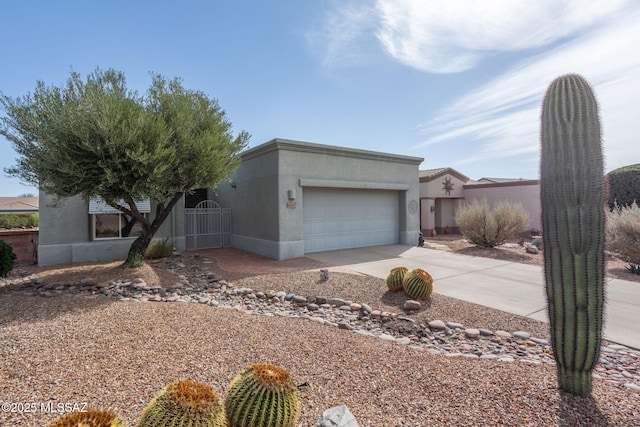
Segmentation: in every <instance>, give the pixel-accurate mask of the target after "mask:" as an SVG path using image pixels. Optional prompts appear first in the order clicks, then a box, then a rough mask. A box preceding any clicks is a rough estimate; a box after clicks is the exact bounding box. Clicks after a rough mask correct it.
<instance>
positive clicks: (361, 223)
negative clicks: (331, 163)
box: [303, 189, 399, 253]
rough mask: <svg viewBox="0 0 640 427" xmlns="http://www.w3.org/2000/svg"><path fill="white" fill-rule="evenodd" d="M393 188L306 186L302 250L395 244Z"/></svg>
mask: <svg viewBox="0 0 640 427" xmlns="http://www.w3.org/2000/svg"><path fill="white" fill-rule="evenodd" d="M398 210H399V207H398V192H396V191H371V190H369V191H366V190H339V189H305V190H304V192H303V217H304V223H303V233H304V247H305V252H309V253H310V252H320V251H327V250H336V249H346V248H357V247H364V246H374V245H384V244H393V243H398V241H399V219H398V216H399V212H398Z"/></svg>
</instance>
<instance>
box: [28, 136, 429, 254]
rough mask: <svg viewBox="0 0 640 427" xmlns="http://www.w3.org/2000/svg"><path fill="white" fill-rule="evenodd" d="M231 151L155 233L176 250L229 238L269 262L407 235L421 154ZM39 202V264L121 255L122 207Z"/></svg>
mask: <svg viewBox="0 0 640 427" xmlns="http://www.w3.org/2000/svg"><path fill="white" fill-rule="evenodd" d="M241 157H242V162H241V165H240V167H239V168H238V170H237V171H236V172H235V173H234V174H233V175H232V176H231V182H229V183H225V184H222V185H221V186H220V187H219V188H217V189H215V191H213V190H211V189H201V190H197V191H195V192H194V193H193V194H190V195H187V196H186V197H185V198H183V200H182V201H181V202H180V203H179V204H178V205H176V207H175V208H174V209H173V212H172V213H171V215H170V216H169V218H167V220H166V221H165V223H164V224H163V226H162V227H161V229H160V230H159V232H158V233H157V235H156V237H157V238H168V239H170V240H171V241H172V243H173V245H174V246H175V248H176V249H178V250H185V249H198V248H204V247H212V246H229V245H230V246H233V247H236V248H239V249H243V250H246V251H249V252H254V253H257V254H260V255H264V256H266V257H269V258H273V259H277V260H282V259H288V258H296V257H301V256H303V255H304V254H305V253H311V252H319V251H326V250H334V249H346V248H355V247H363V246H373V245H381V244H393V243H402V244H411V245H413V244H415V242H417V236H418V232H419V226H420V219H419V208H420V206H419V202H418V200H419V198H420V191H419V178H418V166H419V165H420V163H421V162H422V161H423V159H422V158H418V157H408V156H400V155H394V154H387V153H379V152H373V151H365V150H357V149H351V148H344V147H336V146H329V145H320V144H312V143H306V142H299V141H290V140H285V139H274V140H272V141H269V142H267V143H265V144H262V145H260V146H257V147H254V148H251V149H249V150H247V151H245V152H244V153H242V154H241ZM212 198H214V199H215V201H212V200H210V199H212ZM40 200H41V202H42V203H41V208H40V211H41V212H40V241H39V263H40V264H41V265H46V264H56V263H67V262H81V261H90V260H116V259H124V258H125V257H126V254H127V251H128V248H129V246H130V244H131V242H132V240H133V239H134V238H135V224H134V225H133V227H128V226H127V225H128V224H127V218H126V217H125V216H124V215H122V214H120V213H119V212H117V211H114V210H112V209H111V208H110V207H108V206H105V205H104V203H100V202H99V201H93V202H92V203H88V202H86V201H85V200H83V199H81V198H80V197H74V198H68V199H63V200H60V201H57V203H56V201H55V200H54V198H53V197H51V196H50V195H47V194H43V193H41V195H40ZM144 206H145V211H148V212H149V214H150V215H153V212H152V211H153V203H146V204H145V205H144Z"/></svg>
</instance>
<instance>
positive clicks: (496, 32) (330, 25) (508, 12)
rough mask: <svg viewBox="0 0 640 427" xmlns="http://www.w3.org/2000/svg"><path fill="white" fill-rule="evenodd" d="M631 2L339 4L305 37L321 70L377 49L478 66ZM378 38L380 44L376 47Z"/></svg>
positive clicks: (348, 0) (447, 66)
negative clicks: (319, 58)
mask: <svg viewBox="0 0 640 427" xmlns="http://www.w3.org/2000/svg"><path fill="white" fill-rule="evenodd" d="M632 1H633V0H608V1H606V2H602V1H598V0H563V1H559V0H536V1H534V2H530V1H518V0H491V1H488V2H479V1H477V0H455V1H451V0H376V1H364V0H357V1H356V0H342V1H340V2H334V3H332V5H333V6H332V7H331V8H330V9H329V10H328V11H327V12H326V14H325V16H324V17H323V19H322V21H321V22H320V24H319V26H318V27H316V28H313V29H311V30H310V31H309V32H308V34H307V38H308V41H309V43H310V45H311V46H312V48H313V50H314V52H316V54H318V55H320V56H321V57H322V61H323V63H324V64H325V65H337V64H342V65H353V64H354V63H357V62H362V61H366V60H367V56H369V55H372V54H373V52H372V51H373V49H372V43H371V42H372V41H373V42H374V43H373V44H377V46H375V48H376V51H377V52H379V51H380V49H382V50H383V51H384V52H386V53H387V54H388V55H389V56H391V57H392V58H393V59H394V60H396V61H399V62H400V63H403V64H405V65H408V66H410V67H414V68H417V69H420V70H423V71H427V72H431V73H453V72H459V71H464V70H467V69H470V68H472V67H473V66H475V65H476V64H477V63H478V62H479V61H481V60H482V59H483V58H484V57H486V56H489V55H493V54H495V53H496V52H509V51H522V50H524V49H530V48H536V47H541V46H546V45H549V44H551V43H554V42H557V41H558V40H561V39H563V38H566V37H570V36H572V35H574V34H576V32H578V31H579V30H581V29H584V28H587V27H589V26H591V25H594V24H597V23H598V22H600V21H601V20H603V19H605V18H607V17H608V16H610V15H612V14H614V13H616V12H617V11H619V10H620V9H621V8H622V7H623V6H624V5H625V4H628V3H630V2H632ZM376 41H377V43H375V42H376Z"/></svg>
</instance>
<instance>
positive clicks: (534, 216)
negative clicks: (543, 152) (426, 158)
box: [420, 168, 541, 236]
mask: <svg viewBox="0 0 640 427" xmlns="http://www.w3.org/2000/svg"><path fill="white" fill-rule="evenodd" d="M482 199H486V200H487V202H488V203H489V206H495V204H496V203H498V202H500V201H508V202H512V203H513V202H519V203H521V204H522V206H523V207H524V209H525V210H526V211H527V212H528V213H529V229H530V230H538V231H539V230H541V217H540V216H541V207H540V181H538V180H529V179H509V178H482V179H479V180H477V181H474V180H471V179H469V178H468V177H467V176H465V175H463V174H461V173H460V172H458V171H456V170H454V169H452V168H440V169H430V170H422V171H420V229H421V230H422V232H423V233H425V234H426V235H428V236H430V235H433V234H434V231H435V234H437V235H442V234H458V233H460V230H459V229H458V227H457V225H456V222H455V212H456V209H457V208H458V207H460V206H462V205H463V204H465V203H469V202H471V201H473V200H482Z"/></svg>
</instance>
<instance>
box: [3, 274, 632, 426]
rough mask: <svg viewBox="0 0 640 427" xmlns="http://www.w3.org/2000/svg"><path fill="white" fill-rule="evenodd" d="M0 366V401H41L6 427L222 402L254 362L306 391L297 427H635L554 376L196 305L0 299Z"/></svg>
mask: <svg viewBox="0 0 640 427" xmlns="http://www.w3.org/2000/svg"><path fill="white" fill-rule="evenodd" d="M234 284H235V285H236V286H243V287H251V288H252V289H254V290H268V289H274V290H284V291H289V292H295V293H297V294H301V295H305V294H319V293H322V294H326V295H328V296H332V297H341V298H345V299H353V300H355V301H359V302H366V303H368V304H371V305H372V306H373V307H375V308H379V309H385V307H386V308H387V309H389V310H391V311H396V312H397V311H398V307H399V304H400V303H401V302H400V300H395V299H394V298H395V297H394V296H390V295H389V294H386V296H385V293H384V291H385V289H384V283H383V282H382V281H381V280H378V279H371V278H368V277H365V276H355V275H349V274H340V273H335V274H333V275H332V278H331V280H330V281H329V282H326V283H320V282H319V281H318V280H317V276H316V273H315V272H314V273H288V274H277V275H268V276H257V277H247V278H243V279H238V280H237V281H234ZM318 287H320V288H319V289H318ZM398 298H400V297H398ZM402 300H403V299H402ZM416 316H417V318H419V316H424V318H425V319H428V320H432V319H434V318H441V319H442V320H445V321H458V322H460V323H463V324H465V325H470V326H473V327H487V328H491V329H494V330H496V329H504V330H507V331H514V330H527V331H530V332H531V333H532V334H536V335H538V336H546V334H547V327H546V325H545V324H544V323H541V322H536V321H533V320H529V319H523V318H520V317H518V316H514V315H510V314H507V313H503V312H500V311H497V310H491V309H487V308H485V307H481V306H477V305H475V304H470V303H464V302H462V301H458V300H454V299H450V298H446V297H444V296H442V295H435V296H434V298H433V301H432V303H431V305H430V307H427V308H425V309H423V310H422V311H421V312H420V313H418V314H417V315H413V317H416ZM0 360H2V361H3V364H2V368H0V403H15V404H16V407H17V406H18V404H25V403H31V402H33V403H35V404H36V405H35V406H36V408H35V409H36V410H35V412H29V413H11V412H0V425H2V426H24V427H30V426H43V425H45V424H46V422H47V421H48V420H50V419H52V418H54V416H55V414H52V413H50V412H47V411H43V410H41V409H42V408H41V407H40V403H41V402H44V403H45V404H46V403H47V402H52V403H53V404H54V408H57V406H56V405H57V404H60V403H62V404H67V405H70V406H73V404H78V405H83V404H84V403H85V402H86V403H87V404H88V405H89V406H94V407H95V406H97V407H106V408H111V409H113V410H115V411H116V412H117V413H119V414H120V415H121V417H122V418H124V420H125V421H127V422H128V423H129V424H130V425H135V421H136V419H137V417H138V416H139V414H140V413H141V412H142V409H143V408H144V406H145V404H146V402H148V400H149V399H150V398H151V397H152V396H153V395H154V394H155V393H156V392H157V391H159V390H160V389H161V388H162V387H163V386H164V385H166V384H168V383H170V382H173V381H175V380H177V379H180V378H190V379H193V380H196V381H202V382H206V383H208V384H211V385H212V386H213V387H214V389H215V390H216V391H217V392H219V393H224V390H225V389H226V386H227V384H228V383H229V381H230V380H231V379H232V378H233V377H234V376H235V375H236V374H237V373H238V372H240V371H241V370H242V369H244V368H245V367H246V366H248V365H249V364H251V363H255V362H264V363H272V364H276V365H278V366H281V367H283V368H285V369H287V370H289V371H290V372H291V373H292V375H293V377H294V380H295V381H296V382H297V383H300V384H302V383H308V386H304V387H301V389H300V395H301V416H300V423H299V425H300V426H313V425H315V422H316V421H317V419H318V417H319V416H320V414H321V413H322V411H323V410H325V409H327V408H329V407H332V406H336V405H341V404H346V405H347V406H348V407H349V408H350V410H351V411H352V412H353V413H354V415H355V416H356V418H357V419H358V421H359V423H360V424H361V425H362V426H389V427H391V426H425V425H435V426H449V425H461V426H466V425H468V426H478V425H510V426H511V425H513V426H550V425H563V426H564V425H567V426H574V425H585V426H600V425H611V426H629V425H638V426H640V399H639V397H638V394H637V393H635V392H633V391H627V390H622V389H619V388H615V387H613V386H611V385H610V384H608V383H606V382H605V381H603V380H600V379H598V378H595V379H594V390H593V397H592V398H589V399H582V398H576V397H572V396H568V395H566V394H564V393H562V392H559V391H558V390H557V382H556V378H555V368H554V367H553V366H549V365H529V364H525V363H518V362H514V363H505V362H498V361H494V360H478V359H474V360H471V359H467V358H462V357H456V358H452V357H445V356H442V355H431V354H429V353H427V352H426V351H421V350H418V349H412V348H409V347H407V346H402V345H398V344H395V343H389V342H385V341H383V340H380V339H377V338H372V337H367V336H361V335H358V334H354V333H353V332H350V331H345V330H340V329H338V328H330V327H326V326H322V325H318V324H316V323H315V322H309V321H305V320H301V319H286V318H279V317H264V316H252V315H249V314H246V313H242V312H237V311H235V310H232V309H222V308H215V307H210V306H204V305H200V304H188V303H140V302H129V301H114V300H112V299H107V298H93V297H73V296H68V297H57V298H40V297H21V296H16V295H12V294H10V293H2V294H0ZM3 408H4V407H3Z"/></svg>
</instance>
